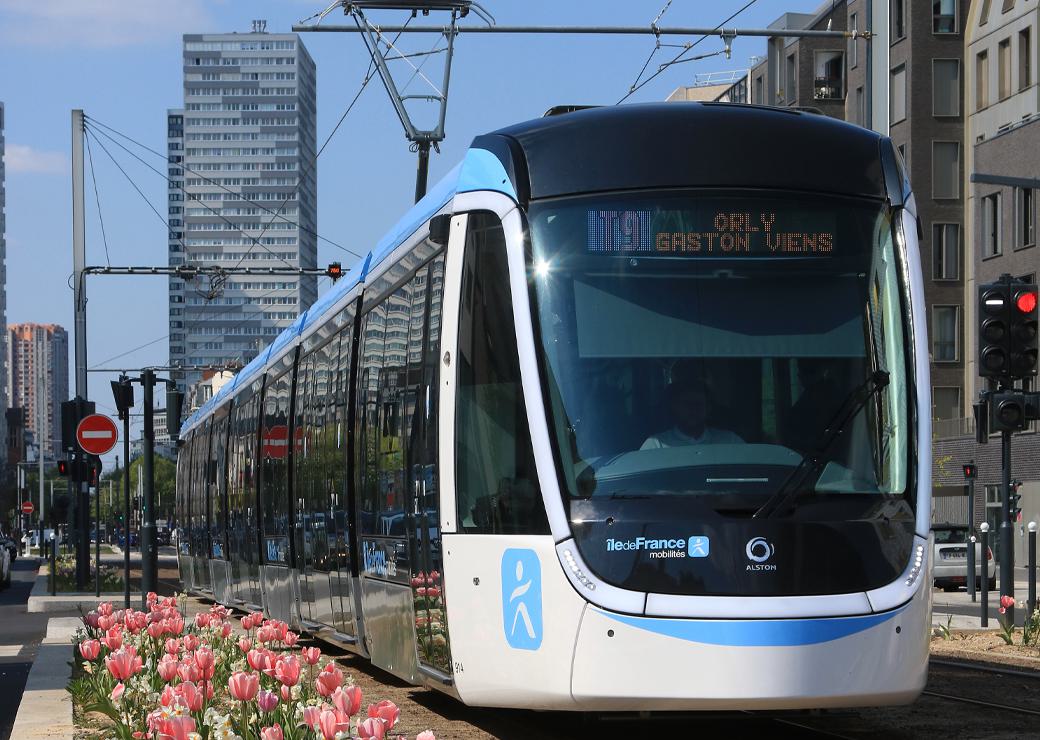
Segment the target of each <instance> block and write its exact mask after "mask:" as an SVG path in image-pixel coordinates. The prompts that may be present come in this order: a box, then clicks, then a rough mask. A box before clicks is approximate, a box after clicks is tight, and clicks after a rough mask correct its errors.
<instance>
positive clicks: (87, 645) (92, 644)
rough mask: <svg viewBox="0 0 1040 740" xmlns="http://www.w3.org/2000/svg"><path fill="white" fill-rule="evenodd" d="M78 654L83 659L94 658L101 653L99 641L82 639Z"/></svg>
mask: <svg viewBox="0 0 1040 740" xmlns="http://www.w3.org/2000/svg"><path fill="white" fill-rule="evenodd" d="M79 654H80V655H82V656H83V658H84V659H85V660H94V659H95V658H97V656H98V655H100V654H101V641H100V640H84V641H83V642H81V643H80V644H79Z"/></svg>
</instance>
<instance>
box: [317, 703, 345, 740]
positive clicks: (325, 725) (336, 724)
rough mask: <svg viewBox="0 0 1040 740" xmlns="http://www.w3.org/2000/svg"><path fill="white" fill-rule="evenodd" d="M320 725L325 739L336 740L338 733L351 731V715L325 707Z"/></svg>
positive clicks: (320, 718)
mask: <svg viewBox="0 0 1040 740" xmlns="http://www.w3.org/2000/svg"><path fill="white" fill-rule="evenodd" d="M318 726H319V727H320V728H321V735H322V737H323V738H325V740H335V737H336V733H339V732H349V731H350V717H348V716H347V715H345V714H343V713H342V712H337V711H335V710H334V709H323V710H322V712H321V716H320V717H319V719H318Z"/></svg>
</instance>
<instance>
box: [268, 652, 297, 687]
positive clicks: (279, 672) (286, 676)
mask: <svg viewBox="0 0 1040 740" xmlns="http://www.w3.org/2000/svg"><path fill="white" fill-rule="evenodd" d="M274 677H275V678H277V679H278V680H279V681H280V682H281V683H283V684H285V685H286V686H295V685H296V684H297V683H299V681H300V660H299V658H297V657H296V656H295V655H290V656H288V657H286V658H281V659H280V660H279V661H278V662H277V663H276V664H275V667H274Z"/></svg>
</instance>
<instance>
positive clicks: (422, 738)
mask: <svg viewBox="0 0 1040 740" xmlns="http://www.w3.org/2000/svg"><path fill="white" fill-rule="evenodd" d="M415 740H437V736H436V735H434V734H433V730H423V731H422V732H420V733H419V734H418V735H416V736H415Z"/></svg>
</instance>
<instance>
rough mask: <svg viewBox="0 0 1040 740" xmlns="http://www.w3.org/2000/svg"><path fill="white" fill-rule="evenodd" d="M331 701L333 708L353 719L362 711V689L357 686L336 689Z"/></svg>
mask: <svg viewBox="0 0 1040 740" xmlns="http://www.w3.org/2000/svg"><path fill="white" fill-rule="evenodd" d="M329 699H330V700H331V701H332V706H334V707H336V709H338V710H340V711H341V712H343V713H344V714H345V715H347V716H348V717H353V716H354V715H355V714H357V713H358V711H359V710H360V709H361V689H360V688H358V687H357V686H347V687H346V688H339V689H336V690H335V691H334V692H332V696H331V697H329Z"/></svg>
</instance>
